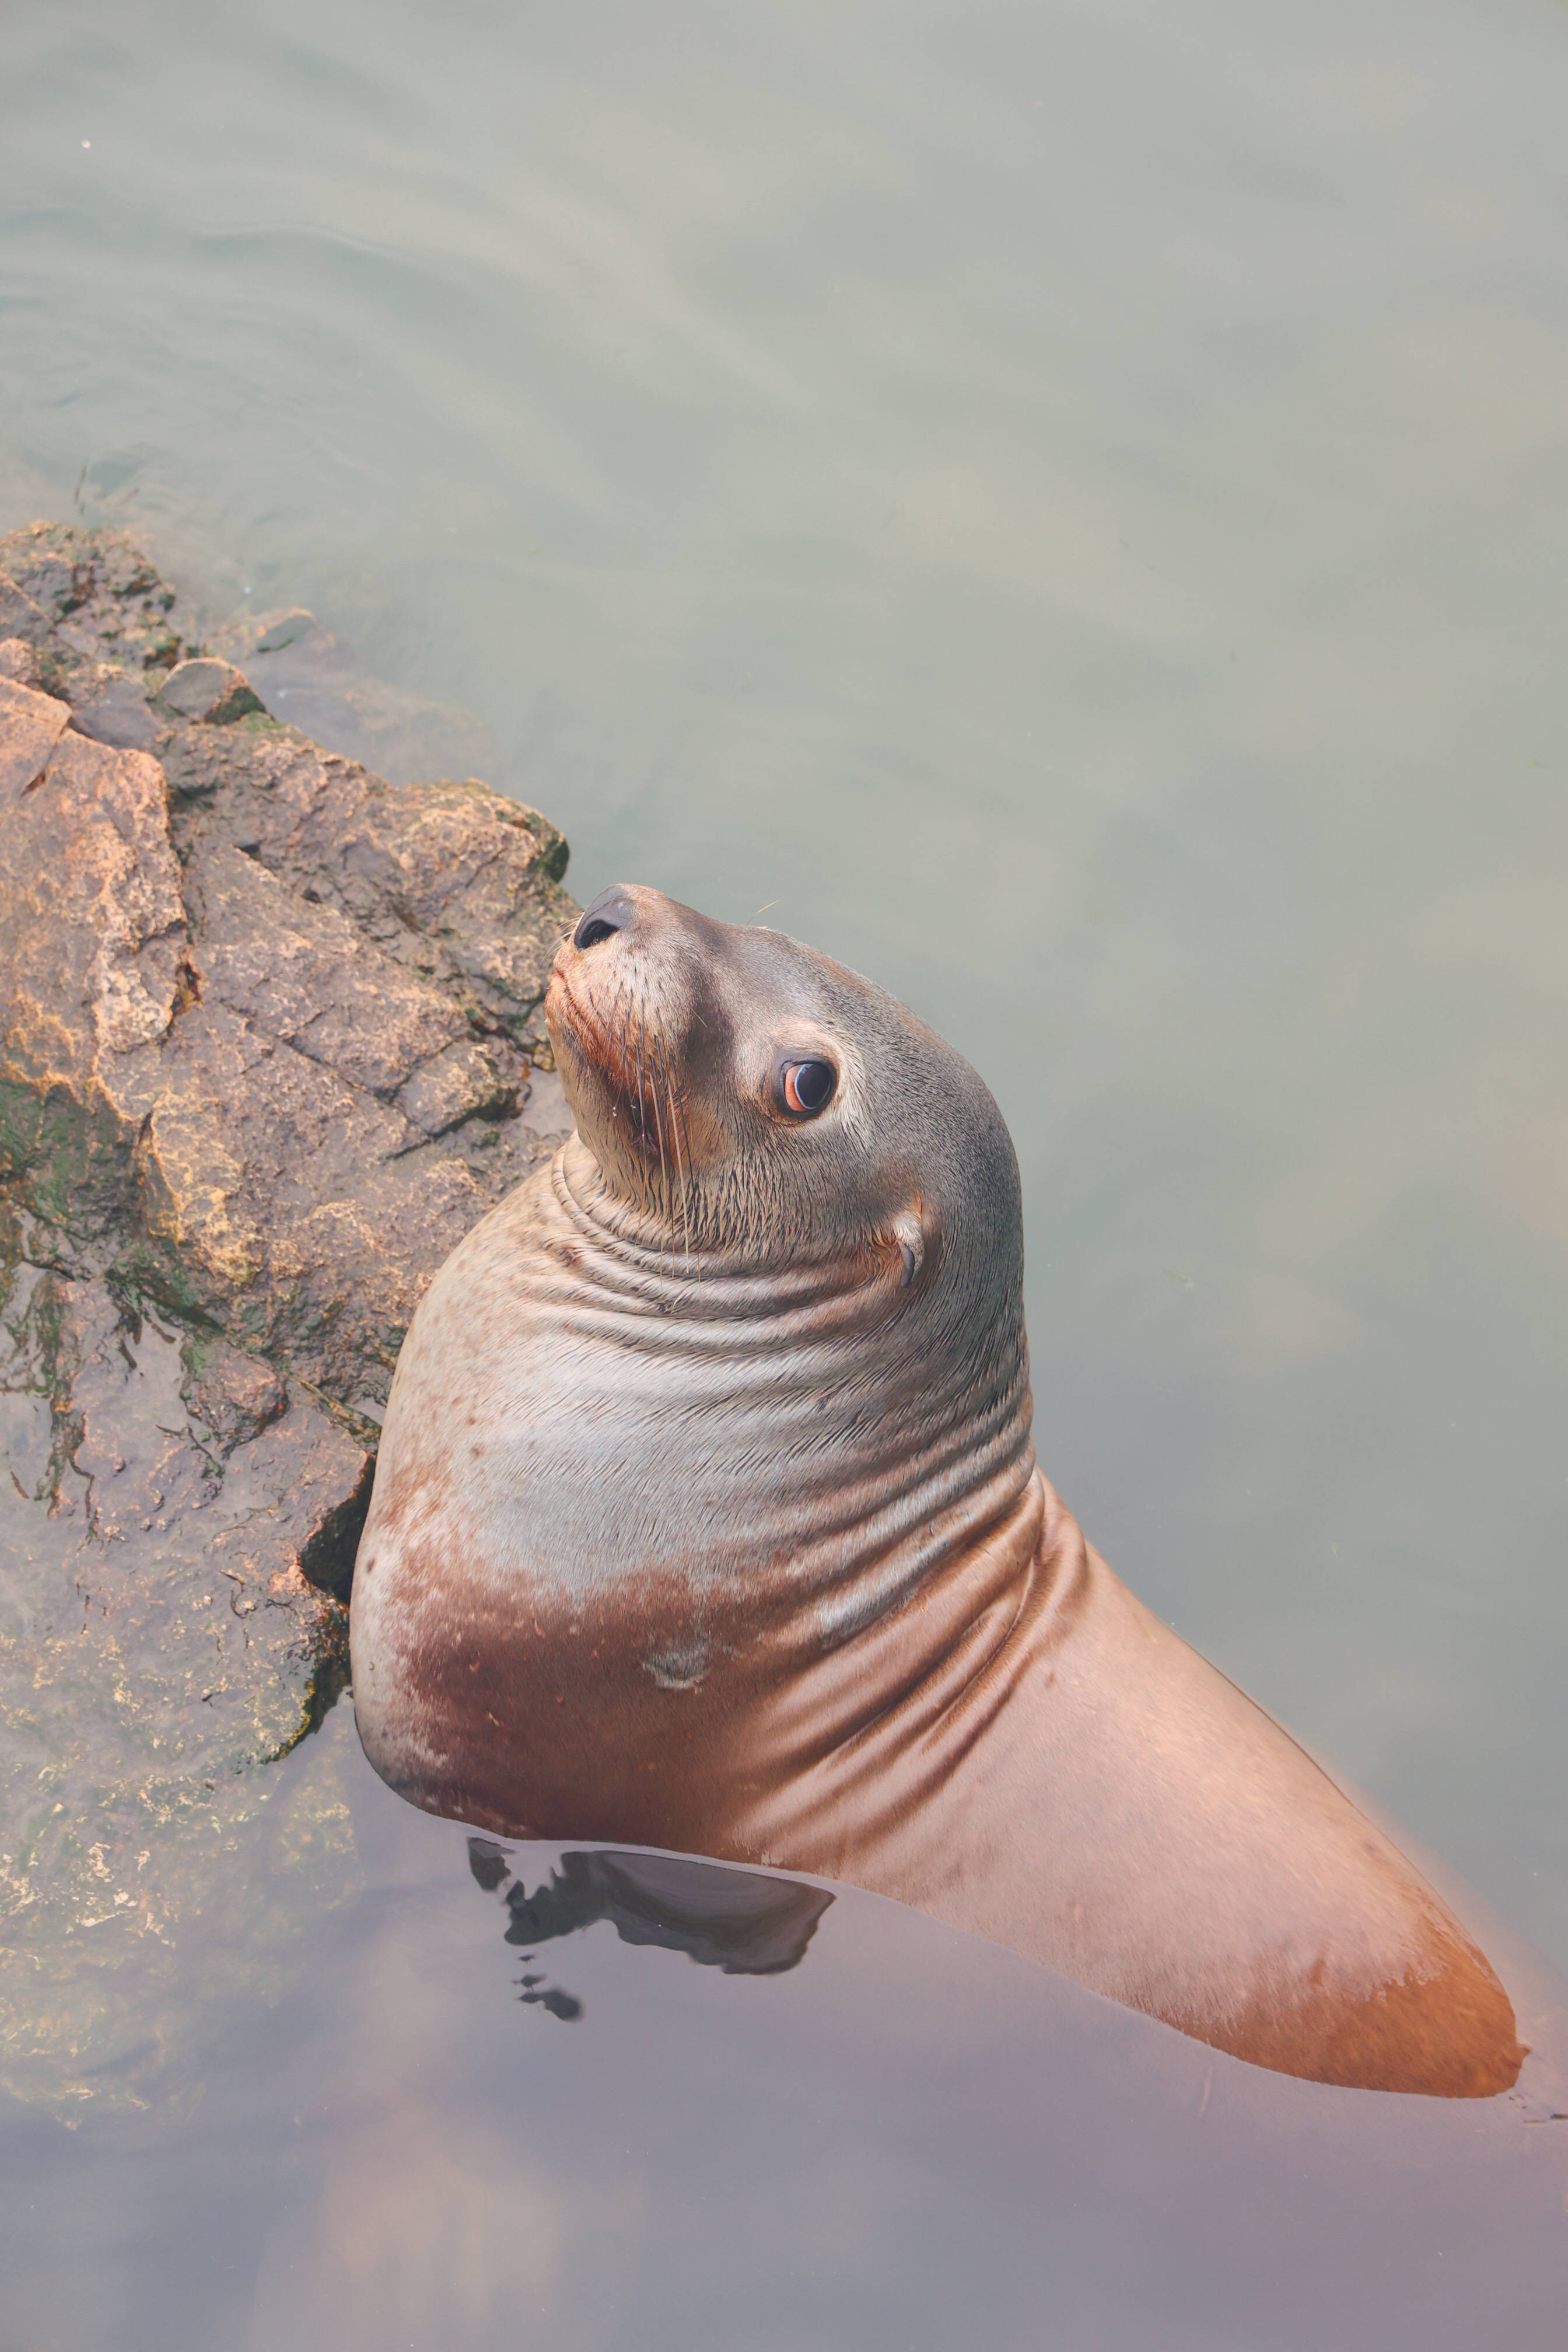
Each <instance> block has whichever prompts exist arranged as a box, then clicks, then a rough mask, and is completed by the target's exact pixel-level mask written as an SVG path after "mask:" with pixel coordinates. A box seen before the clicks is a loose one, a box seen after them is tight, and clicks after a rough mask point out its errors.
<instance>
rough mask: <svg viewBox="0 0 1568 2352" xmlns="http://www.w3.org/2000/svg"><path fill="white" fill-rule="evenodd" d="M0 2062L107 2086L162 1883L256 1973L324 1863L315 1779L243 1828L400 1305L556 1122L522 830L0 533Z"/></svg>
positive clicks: (363, 1463) (146, 2015)
mask: <svg viewBox="0 0 1568 2352" xmlns="http://www.w3.org/2000/svg"><path fill="white" fill-rule="evenodd" d="M257 634H258V640H259V637H260V635H263V634H264V632H262V631H260V630H258V632H257ZM0 801H3V804H4V814H5V821H4V824H3V826H0V1003H3V1006H4V1015H3V1021H0V1292H3V1295H4V1305H3V1308H0V1385H3V1389H4V1401H5V1444H6V1448H7V1454H8V1464H7V1473H8V1475H5V1477H4V1478H3V1479H0V1496H3V1498H4V1499H3V1505H0V1507H3V1508H4V1511H5V1530H4V1540H5V1568H4V1571H3V1574H0V1937H3V1938H4V1939H5V1940H4V1942H3V1944H0V2080H4V2081H5V2082H7V2083H9V2084H11V2085H12V2086H13V2087H15V2088H17V2089H21V2090H26V2092H27V2093H28V2094H29V2095H45V2096H49V2097H52V2098H55V2099H59V2098H63V2097H68V2096H71V2095H79V2096H85V2095H89V2094H90V2093H91V2092H92V2091H93V2089H94V2088H95V2086H101V2084H103V2082H104V2081H105V2080H106V2079H107V2076H106V2070H108V2072H109V2073H110V2074H111V2073H113V2071H114V2070H115V2069H116V2068H119V2069H120V2071H121V2074H123V2075H124V2076H125V2079H126V2080H127V2081H131V2080H132V2079H139V2075H138V2069H137V2066H136V2065H135V2064H133V2063H132V2061H131V2060H130V2058H129V2057H128V2056H127V2055H126V2037H127V2034H128V2033H131V2034H132V2038H136V2039H139V2040H140V2041H142V2042H146V2041H147V2039H148V2037H149V2035H151V2037H152V2039H153V2042H155V2041H156V2039H157V2034H158V2032H159V2030H160V2029H159V2028H158V2026H157V2024H156V2022H155V2021H153V2020H151V2018H150V2012H149V2009H148V2001H147V1998H146V1995H145V1985H146V1982H147V1980H148V1979H147V1970H148V1965H149V1957H148V1956H149V1954H150V1953H152V1954H153V1957H154V1958H155V1959H156V1958H158V1956H159V1955H160V1954H163V1953H166V1954H167V1955H169V1956H170V1958H169V1965H168V1966H167V1967H166V1968H165V1969H163V1977H162V1979H159V1980H160V1981H162V1982H163V1987H164V1994H165V1997H166V2000H168V2001H174V2000H175V1999H176V1997H177V1994H178V1986H179V1982H180V1970H179V1969H178V1967H177V1966H176V1965H175V1963H174V1958H173V1955H174V1953H175V1951H176V1949H177V1947H178V1944H179V1941H180V1934H179V1930H180V1924H181V1921H182V1918H184V1917H186V1916H188V1915H189V1913H190V1910H191V1908H192V1906H194V1905H195V1904H197V1903H198V1902H201V1901H205V1902H206V1903H207V1904H208V1905H209V1906H210V1905H211V1903H213V1902H214V1901H215V1900H221V1901H224V1902H226V1903H227V1904H229V1906H230V1907H231V1908H232V1909H233V1910H234V1913H235V1916H234V1919H233V1923H232V1929H231V1933H230V1935H229V1937H228V1942H229V1945H230V1947H231V1948H232V1954H233V1958H234V1964H235V1966H236V1967H241V1966H249V1965H251V1963H252V1960H253V1958H254V1953H255V1950H256V1948H257V1945H258V1940H259V1942H261V1943H265V1942H266V1940H267V1937H265V1936H263V1935H261V1933H260V1922H261V1916H262V1911H261V1909H257V1910H255V1912H254V1916H251V1917H250V1920H249V1924H248V1927H247V1926H246V1923H245V1916H244V1915H245V1913H246V1903H245V1901H244V1900H243V1899H242V1897H241V1895H240V1893H239V1891H238V1889H239V1885H240V1881H242V1880H243V1882H244V1885H247V1886H250V1887H252V1888H253V1889H255V1888H257V1887H260V1886H262V1885H267V1886H269V1887H270V1888H271V1890H272V1892H271V1894H270V1895H268V1898H267V1902H266V1904H265V1905H264V1906H262V1908H264V1909H265V1910H266V1913H267V1916H268V1919H270V1920H272V1921H274V1922H276V1920H277V1919H278V1918H279V1917H280V1916H283V1915H284V1914H286V1912H287V1910H288V1903H287V1901H283V1902H282V1903H281V1904H280V1903H279V1885H278V1873H279V1871H280V1870H284V1869H285V1867H287V1869H289V1870H297V1869H298V1868H300V1867H304V1868H306V1869H307V1872H308V1873H309V1872H314V1873H316V1874H317V1877H318V1878H321V1874H322V1873H323V1872H324V1873H325V1877H324V1878H321V1884H322V1885H325V1884H326V1883H327V1881H329V1880H330V1879H331V1875H332V1866H331V1853H332V1852H333V1850H334V1841H335V1842H336V1844H337V1845H338V1846H341V1844H342V1818H341V1813H342V1809H341V1804H340V1803H339V1801H338V1800H337V1799H336V1798H335V1796H334V1795H333V1793H332V1791H331V1787H330V1786H329V1785H327V1783H326V1782H324V1781H323V1782H322V1783H321V1785H320V1786H312V1785H311V1783H310V1778H309V1776H308V1775H307V1776H304V1777H303V1778H301V1776H300V1774H298V1773H296V1774H295V1775H294V1776H293V1777H292V1779H290V1780H289V1789H288V1792H287V1793H288V1794H289V1800H290V1801H289V1803H287V1804H281V1803H280V1804H279V1805H278V1806H277V1807H276V1808H275V1809H274V1811H273V1813H272V1814H270V1815H268V1817H267V1824H268V1826H267V1830H266V1832H265V1834H264V1833H263V1832H262V1830H261V1828H260V1827H259V1826H253V1827H252V1829H251V1830H250V1831H248V1832H246V1834H245V1836H244V1837H241V1836H240V1835H239V1832H238V1825H239V1824H240V1823H241V1822H250V1823H252V1824H253V1825H254V1824H258V1823H259V1822H260V1820H261V1818H262V1817H261V1815H260V1812H259V1808H260V1805H261V1804H262V1803H263V1802H265V1801H267V1800H268V1799H269V1798H270V1797H271V1796H272V1795H274V1794H278V1795H280V1796H281V1795H283V1794H284V1793H285V1791H284V1790H283V1786H282V1782H281V1781H279V1783H278V1785H277V1787H276V1789H274V1788H270V1787H268V1786H267V1785H265V1775H264V1774H263V1773H262V1771H261V1769H259V1768H262V1767H264V1766H266V1765H268V1763H269V1762H270V1761H271V1760H273V1759H278V1758H279V1757H282V1756H283V1755H285V1754H286V1753H287V1752H288V1751H289V1749H290V1748H293V1747H294V1746H295V1744H296V1743H297V1742H298V1741H299V1740H300V1738H301V1736H302V1735H303V1734H304V1733H305V1732H306V1731H308V1730H310V1728H311V1727H313V1726H314V1725H316V1724H318V1723H319V1722H320V1721H321V1717H322V1716H323V1714H324V1713H325V1710H326V1708H327V1707H328V1706H330V1704H331V1700H332V1698H333V1697H334V1696H336V1694H337V1692H338V1690H339V1689H340V1688H341V1687H342V1680H343V1675H344V1671H345V1662H346V1639H345V1630H346V1610H345V1603H346V1601H347V1596H348V1582H349V1576H350V1572H351V1570H352V1565H353V1551H354V1546H355V1543H356V1541H357V1538H358V1534H359V1528H360V1525H361V1522H362V1520H363V1514H364V1509H365V1506H366V1502H367V1499H368V1492H369V1483H370V1475H371V1468H372V1462H373V1458H374V1443H375V1433H376V1427H377V1423H378V1421H379V1418H380V1415H381V1412H382V1410H383V1408H384V1402H385V1398H386V1391H387V1387H388V1384H389V1382H390V1380H391V1376H392V1369H393V1366H394V1363H395V1360H396V1356H397V1350H398V1347H399V1345H400V1343H401V1340H402V1338H403V1334H404V1332H405V1330H406V1328H407V1325H408V1320H409V1318H410V1316H411V1315H412V1313H413V1311H414V1308H415V1306H416V1304H417V1301H418V1299H419V1297H420V1296H421V1293H422V1292H423V1290H424V1287H425V1286H426V1283H427V1282H428V1281H429V1279H430V1277H431V1276H432V1275H433V1273H434V1272H435V1270H436V1268H437V1265H439V1264H440V1263H441V1261H442V1259H443V1258H444V1257H445V1256H446V1255H447V1253H448V1251H449V1250H450V1249H451V1248H452V1247H453V1245H454V1244H456V1243H457V1241H458V1239H459V1238H460V1236H461V1235H462V1234H463V1233H464V1232H466V1231H467V1229H468V1226H469V1225H471V1224H472V1223H474V1221H475V1220H476V1219H477V1218H478V1217H479V1216H480V1215H482V1214H483V1213H484V1212H485V1210H486V1209H488V1208H489V1206H490V1205H491V1203H492V1202H495V1201H496V1200H498V1199H499V1198H500V1196H501V1194H502V1193H503V1192H506V1191H507V1190H509V1189H510V1186H511V1185H512V1184H514V1183H515V1182H517V1181H518V1180H519V1178H520V1177H521V1176H523V1175H525V1174H526V1173H527V1172H528V1171H529V1170H530V1169H531V1168H532V1167H533V1166H535V1165H536V1164H537V1163H538V1161H539V1160H541V1159H542V1157H543V1156H544V1155H545V1154H546V1153H547V1152H548V1151H549V1150H550V1149H551V1148H552V1146H551V1141H550V1138H551V1137H552V1135H553V1134H555V1133H557V1132H558V1131H559V1130H560V1129H562V1128H563V1125H564V1124H565V1123H566V1122H565V1118H564V1114H563V1108H562V1103H561V1096H560V1089H559V1086H558V1084H557V1082H556V1081H555V1079H554V1078H553V1076H551V1075H550V1072H549V1069H548V1059H549V1055H548V1044H547V1041H546V1038H545V1034H544V1029H543V1024H542V1012H541V1002H542V994H543V990H544V985H545V981H546V978H547V975H548V972H549V968H550V962H551V958H552V955H553V952H554V950H555V945H556V943H557V941H558V940H559V939H560V937H561V934H562V931H563V928H564V927H565V926H566V925H567V924H568V923H570V922H571V921H572V920H573V919H574V917H575V911H576V910H575V908H574V905H573V902H572V901H571V900H570V899H569V898H567V896H566V895H565V893H564V891H563V889H562V887H561V877H562V875H563V872H564V870H565V865H566V855H567V852H566V844H565V842H564V841H563V838H562V836H561V835H560V834H559V833H557V832H556V831H555V829H554V827H553V826H552V825H551V824H549V823H548V822H547V821H546V820H545V819H544V818H543V817H542V816H541V815H540V814H538V813H537V811H535V810H533V809H531V808H527V807H524V806H522V805H521V803H517V802H515V801H510V800H506V799H504V798H502V797H501V796H500V795H499V794H498V793H492V792H489V791H488V790H486V789H485V787H484V786H482V785H480V784H479V783H476V782H472V781H471V780H470V781H468V782H433V783H407V784H391V783H388V782H385V781H384V780H383V779H382V778H381V777H380V776H377V775H374V774H373V773H371V772H369V771H368V770H366V769H365V768H363V767H362V766H360V765H358V764H357V763H356V762H355V761H353V760H350V759H347V758H344V757H342V756H339V755H337V754H334V753H333V752H331V751H324V750H322V749H321V747H320V746H319V745H318V744H316V743H314V742H312V741H311V740H309V739H308V738H307V737H306V736H304V735H303V734H301V733H300V731H299V730H297V729H295V728H293V727H291V726H288V725H285V724H282V723H280V722H279V720H277V719H274V718H272V717H270V716H269V715H268V711H267V710H266V709H264V708H263V707H262V703H261V699H260V698H259V697H258V695H257V694H256V693H255V692H254V691H253V689H252V688H251V685H250V683H249V680H248V679H247V676H246V675H245V673H244V672H243V671H242V670H240V669H239V668H237V667H235V666H234V665H233V664H232V663H230V662H228V661H226V660H224V659H221V658H217V657H215V656H213V655H211V654H210V653H209V652H208V650H207V647H206V646H205V644H204V643H203V642H202V641H201V635H200V630H199V627H198V625H197V624H196V622H195V619H194V618H193V617H192V616H191V615H190V614H187V613H186V612H185V611H184V609H183V607H182V605H181V604H180V603H179V601H178V600H177V598H176V597H175V596H174V593H173V592H172V591H171V590H169V589H168V588H166V587H165V586H164V584H163V583H162V581H160V579H159V578H158V576H157V574H156V572H154V571H153V568H152V566H151V565H150V564H149V563H148V562H146V561H145V559H144V558H142V556H141V555H140V554H139V553H138V552H137V551H136V550H135V549H134V548H133V547H132V545H131V544H130V543H129V542H128V541H126V540H125V539H124V538H122V537H121V535H119V534H116V533H109V532H102V533H86V532H78V531H73V530H66V529H63V528H60V527H58V526H52V525H43V524H39V525H35V526H33V527H31V528H30V529H28V530H23V531H18V532H14V533H12V534H11V535H10V536H9V537H0ZM317 1744H318V1743H312V1746H315V1745H317ZM334 1824H335V1826H334ZM220 1851H221V1852H224V1853H228V1854H229V1855H230V1856H231V1857H233V1856H236V1855H238V1856H239V1857H240V1859H239V1860H237V1861H234V1862H233V1863H232V1865H231V1866H230V1867H229V1870H228V1879H227V1881H224V1874H223V1872H222V1870H218V1871H217V1872H216V1877H215V1868H216V1864H215V1861H214V1857H215V1855H216V1854H217V1853H219V1852H220ZM220 1882H223V1884H224V1885H226V1892H224V1893H222V1894H220V1892H219V1883H220ZM257 1903H258V1904H260V1903H261V1897H260V1896H259V1895H258V1896H257ZM209 1948H210V1939H209ZM125 1969H137V1970H140V1971H141V1972H142V1974H141V1979H140V1981H141V1982H142V1986H143V1991H142V1994H139V1995H138V1997H137V2000H136V2001H135V2002H134V2003H131V2002H128V2001H127V2000H126V1999H125V1997H124V1995H123V1993H121V1994H120V1995H118V1996H117V1994H116V1983H117V1980H118V1979H121V1972H122V1971H123V1970H125ZM157 1975H158V1970H157V1968H156V1967H154V1968H153V1977H154V1978H157ZM153 2005H154V2007H156V2003H154V2004H153ZM132 2011H134V2023H133V2024H132ZM127 2069H129V2073H127V2072H126V2070H127Z"/></svg>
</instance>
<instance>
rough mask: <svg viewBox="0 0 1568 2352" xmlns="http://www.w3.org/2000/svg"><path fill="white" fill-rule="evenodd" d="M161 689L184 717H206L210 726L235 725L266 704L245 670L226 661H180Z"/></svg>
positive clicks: (162, 694)
mask: <svg viewBox="0 0 1568 2352" xmlns="http://www.w3.org/2000/svg"><path fill="white" fill-rule="evenodd" d="M159 693H160V695H161V696H162V698H163V701H164V702H165V703H166V704H167V706H168V708H169V709H171V710H173V711H174V712H176V713H177V714H178V716H179V717H180V718H182V719H204V720H205V722H206V724H207V725H208V726H209V727H228V726H231V725H232V724H233V722H234V721H235V719H243V718H244V717H245V715H246V713H247V711H250V710H259V709H261V708H262V702H261V697H260V696H259V695H258V694H253V693H252V692H251V688H250V680H249V679H248V678H247V677H246V675H245V672H244V671H243V670H242V669H236V667H235V666H234V664H233V663H232V662H226V661H212V660H207V659H205V658H204V659H201V660H196V661H183V662H177V663H176V664H175V666H174V668H173V669H172V670H171V671H170V672H169V675H168V677H166V678H165V679H164V680H163V685H162V686H161V687H160V688H159Z"/></svg>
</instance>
